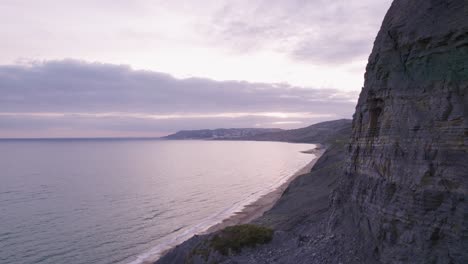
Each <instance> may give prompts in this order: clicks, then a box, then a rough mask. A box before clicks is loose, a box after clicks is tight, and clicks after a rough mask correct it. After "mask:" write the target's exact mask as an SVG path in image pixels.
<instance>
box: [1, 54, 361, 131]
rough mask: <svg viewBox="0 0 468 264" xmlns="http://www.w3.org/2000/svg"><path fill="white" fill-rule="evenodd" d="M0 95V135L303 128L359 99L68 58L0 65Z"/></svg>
mask: <svg viewBox="0 0 468 264" xmlns="http://www.w3.org/2000/svg"><path fill="white" fill-rule="evenodd" d="M0 93H1V94H2V96H1V97H0V129H1V131H2V134H3V136H15V135H18V136H22V135H23V134H22V133H26V132H34V133H37V134H38V135H39V134H40V135H43V136H45V135H47V134H48V133H52V135H51V136H54V135H56V134H57V133H58V134H60V133H62V134H67V135H68V134H69V133H76V135H78V134H80V135H81V134H82V133H85V132H86V133H88V134H89V133H91V132H93V133H98V134H100V135H101V134H103V133H104V134H105V133H107V134H109V133H111V134H115V135H135V133H136V135H161V134H165V133H169V132H174V131H176V130H179V129H194V128H218V127H283V128H290V127H301V126H305V125H309V124H312V123H315V122H318V121H321V120H330V119H336V118H343V117H346V118H349V117H350V116H351V113H352V112H353V110H354V104H355V103H354V102H355V99H356V97H357V93H355V92H342V91H338V90H331V89H322V90H320V89H310V88H309V89H305V88H300V87H292V86H289V85H285V84H283V85H279V84H262V83H248V82H238V81H225V82H219V81H212V80H208V79H200V78H189V79H176V78H173V77H171V76H170V75H167V74H163V73H157V72H150V71H135V70H132V69H131V68H130V67H128V66H118V65H112V64H97V63H94V64H89V63H85V62H79V61H73V60H65V61H51V62H47V63H37V64H32V65H29V66H0ZM20 131H23V132H21V133H20V134H15V133H18V132H20ZM53 131H56V132H53ZM91 134H92V133H91Z"/></svg>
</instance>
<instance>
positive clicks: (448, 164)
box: [329, 0, 468, 263]
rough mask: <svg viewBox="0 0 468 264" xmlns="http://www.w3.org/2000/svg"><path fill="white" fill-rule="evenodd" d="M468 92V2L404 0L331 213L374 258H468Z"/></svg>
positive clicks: (392, 19) (377, 65)
mask: <svg viewBox="0 0 468 264" xmlns="http://www.w3.org/2000/svg"><path fill="white" fill-rule="evenodd" d="M467 92H468V1H467V0H452V1H450V0H411V1H409V0H395V1H394V3H393V4H392V6H391V8H390V10H389V11H388V13H387V15H386V17H385V19H384V21H383V24H382V27H381V30H380V32H379V34H378V36H377V38H376V40H375V43H374V48H373V51H372V54H371V56H370V58H369V63H368V66H367V69H366V75H365V84H364V88H363V90H362V92H361V95H360V98H359V102H358V105H357V107H356V112H355V115H354V119H353V135H352V138H351V143H350V146H349V149H348V151H349V155H350V158H349V161H348V165H347V168H346V172H345V174H346V175H345V177H344V179H343V180H342V182H341V185H340V188H339V189H337V190H336V191H335V192H334V194H333V196H332V202H331V206H332V216H331V217H330V221H329V231H330V232H337V233H342V234H344V235H343V236H346V234H347V235H353V236H357V237H359V241H361V242H362V250H363V251H364V252H365V254H367V261H368V262H372V261H378V262H383V263H400V262H401V263H468V244H467V236H468V231H467V216H468V208H467V201H466V194H467V180H468V154H467V150H468V144H467V143H468V129H467V128H468V98H467V96H466V93H467Z"/></svg>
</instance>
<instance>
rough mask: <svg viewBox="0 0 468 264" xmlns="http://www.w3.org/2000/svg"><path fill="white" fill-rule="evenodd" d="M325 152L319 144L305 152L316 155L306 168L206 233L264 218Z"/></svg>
mask: <svg viewBox="0 0 468 264" xmlns="http://www.w3.org/2000/svg"><path fill="white" fill-rule="evenodd" d="M324 152H325V148H324V147H322V146H321V145H319V144H317V147H316V148H315V149H311V150H307V151H303V153H307V154H314V155H315V156H316V157H315V158H314V159H313V160H312V161H311V162H309V163H308V164H307V165H306V166H305V167H303V168H302V169H300V170H298V171H297V172H296V173H294V174H293V175H292V176H291V177H289V179H288V180H287V181H286V182H284V183H283V184H282V185H280V186H279V187H278V188H276V189H274V190H273V191H271V192H269V193H267V194H265V195H264V196H262V197H260V198H259V199H258V200H257V201H255V202H253V203H251V204H249V205H247V206H246V207H244V208H243V209H242V211H240V212H237V213H235V214H234V215H232V216H231V217H229V218H227V219H225V220H223V221H222V222H221V223H218V224H216V225H214V226H212V227H210V228H209V229H208V230H206V231H205V232H204V233H211V232H214V231H217V230H221V229H223V228H225V227H227V226H232V225H239V224H246V223H249V222H251V221H253V220H255V219H257V218H258V217H260V216H262V215H263V213H265V212H266V211H268V210H270V209H271V208H272V207H273V205H274V204H275V203H276V202H277V201H278V199H279V198H280V197H281V195H282V194H283V192H284V191H285V190H286V188H288V186H289V184H290V183H291V181H293V180H294V179H295V178H297V177H298V176H300V175H303V174H306V173H308V172H309V171H310V170H311V169H312V167H313V166H314V165H315V163H316V162H317V160H318V159H319V158H320V157H321V156H322V154H323V153H324Z"/></svg>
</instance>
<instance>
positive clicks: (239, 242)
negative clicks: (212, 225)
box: [210, 224, 273, 255]
mask: <svg viewBox="0 0 468 264" xmlns="http://www.w3.org/2000/svg"><path fill="white" fill-rule="evenodd" d="M272 238H273V230H272V229H270V228H267V227H263V226H257V225H251V224H246V225H236V226H229V227H226V228H225V229H223V230H221V231H219V232H218V233H217V234H216V235H215V236H214V237H213V238H212V239H211V241H210V242H211V247H213V248H214V249H215V250H217V251H219V252H220V253H221V254H223V255H227V254H229V252H230V250H232V251H234V252H236V253H238V252H240V251H241V250H242V248H244V247H255V246H256V245H257V244H265V243H268V242H270V241H271V239H272Z"/></svg>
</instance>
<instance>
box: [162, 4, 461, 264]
mask: <svg viewBox="0 0 468 264" xmlns="http://www.w3.org/2000/svg"><path fill="white" fill-rule="evenodd" d="M467 91H468V3H467V1H466V0H430V1H429V0H412V1H407V0H395V1H394V3H393V4H392V6H391V8H390V9H389V11H388V13H387V15H386V17H385V19H384V21H383V24H382V27H381V29H380V31H379V33H378V36H377V38H376V40H375V43H374V48H373V51H372V54H371V55H370V57H369V62H368V66H367V68H366V74H365V83H364V87H363V89H362V92H361V94H360V97H359V101H358V104H357V106H356V112H355V114H354V117H353V128H352V133H351V137H350V142H349V145H347V147H346V148H344V147H343V146H342V145H341V144H337V142H338V141H335V144H331V145H329V146H328V149H327V151H326V152H325V154H324V155H323V156H322V157H321V158H320V159H319V160H318V161H317V163H316V165H315V166H314V168H313V169H312V171H311V172H310V173H309V174H306V175H303V176H301V177H298V178H297V179H296V180H295V181H293V182H292V183H291V185H290V187H289V188H288V189H287V190H286V191H285V193H284V194H283V196H282V197H281V199H280V200H279V201H278V203H277V204H276V205H275V206H274V207H273V208H272V209H271V210H270V211H269V212H267V213H265V214H264V215H263V216H262V217H261V218H259V219H257V220H255V221H254V223H256V224H259V225H264V226H269V227H272V228H273V229H274V230H275V233H274V236H273V240H272V241H271V242H270V243H268V244H265V245H259V246H257V247H255V248H245V249H243V250H242V251H241V252H240V253H234V254H230V255H227V256H223V255H220V254H219V253H217V252H215V251H213V250H212V249H210V247H209V241H210V239H211V238H212V237H213V236H214V235H216V234H208V235H203V236H197V237H194V238H192V239H191V240H189V241H187V242H186V243H183V244H182V245H180V246H179V247H178V248H176V249H174V250H172V251H171V252H169V253H168V254H167V255H166V256H164V257H163V258H162V259H161V260H160V261H159V262H158V263H184V262H185V263H211V262H215V263H296V264H300V263H304V264H305V263H356V264H357V263H447V264H448V263H468V251H467V250H466V249H467V248H468V230H467V229H468V228H467V226H468V225H467V216H468V207H467V206H468V203H467V201H466V194H467V180H468V153H467V152H468V147H467V143H468V120H467V117H468V99H467V97H466V96H465V93H466V92H467ZM330 194H331V195H330ZM207 243H208V244H207Z"/></svg>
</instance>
